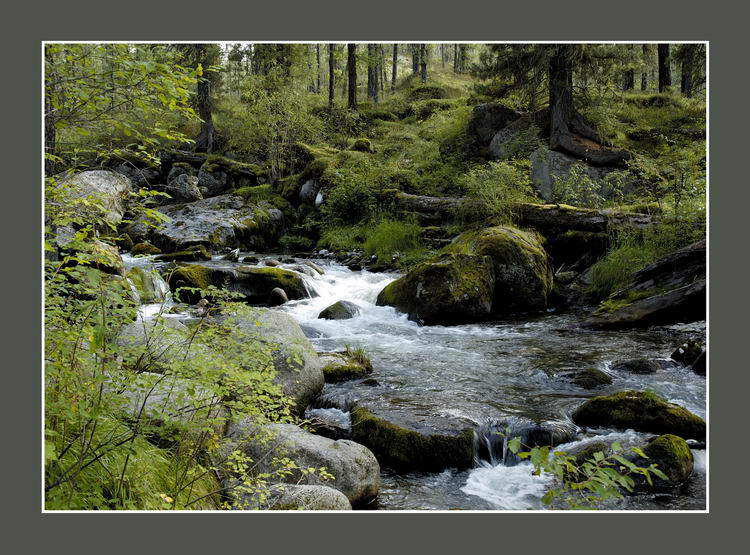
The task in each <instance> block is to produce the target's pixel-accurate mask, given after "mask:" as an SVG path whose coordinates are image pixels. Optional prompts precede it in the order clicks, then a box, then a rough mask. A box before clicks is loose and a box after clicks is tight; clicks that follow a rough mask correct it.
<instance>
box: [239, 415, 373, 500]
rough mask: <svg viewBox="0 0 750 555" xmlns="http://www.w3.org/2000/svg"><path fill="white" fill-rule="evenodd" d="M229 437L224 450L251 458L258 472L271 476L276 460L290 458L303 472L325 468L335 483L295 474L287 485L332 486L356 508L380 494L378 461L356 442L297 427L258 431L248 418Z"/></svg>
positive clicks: (312, 475) (290, 474)
mask: <svg viewBox="0 0 750 555" xmlns="http://www.w3.org/2000/svg"><path fill="white" fill-rule="evenodd" d="M227 436H228V438H229V440H230V442H229V444H228V445H227V446H225V447H224V449H226V450H228V451H232V450H241V451H242V452H244V453H245V454H246V455H248V456H249V457H251V458H252V459H253V461H255V462H254V466H256V468H255V471H256V472H259V473H263V472H272V471H273V470H274V466H273V464H272V463H271V460H272V459H273V458H274V457H288V458H290V459H291V460H293V461H294V462H295V463H296V465H297V466H298V467H301V468H309V467H314V468H318V469H319V468H325V470H326V472H328V473H329V474H331V475H332V476H333V479H332V480H330V481H324V480H322V479H321V477H320V476H319V475H318V474H316V473H302V472H300V471H298V470H294V471H292V472H290V473H289V475H288V476H285V477H284V481H285V482H289V483H292V484H297V483H302V484H309V485H326V486H330V487H332V488H335V489H337V490H338V491H340V492H341V493H343V494H344V495H345V496H346V497H347V499H348V500H349V502H350V503H351V504H352V505H353V506H365V505H367V504H368V503H369V502H371V501H372V500H373V499H375V498H376V497H377V495H378V492H379V491H380V465H379V464H378V461H377V460H376V458H375V456H374V455H373V454H372V452H371V451H370V450H369V449H367V448H366V447H365V446H363V445H360V444H359V443H355V442H354V441H350V440H346V439H341V440H332V439H328V438H326V437H323V436H318V435H315V434H311V433H310V432H307V431H305V430H303V429H302V428H300V427H299V426H295V425H294V424H269V425H266V426H264V427H262V428H259V427H258V426H257V425H256V424H255V423H254V422H253V421H252V420H251V419H249V418H246V419H243V420H241V421H239V422H231V423H230V425H229V430H228V433H227ZM269 454H270V456H269Z"/></svg>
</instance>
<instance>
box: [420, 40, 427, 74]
mask: <svg viewBox="0 0 750 555" xmlns="http://www.w3.org/2000/svg"><path fill="white" fill-rule="evenodd" d="M419 65H420V71H421V74H420V77H421V78H422V83H426V82H427V45H426V44H420V45H419Z"/></svg>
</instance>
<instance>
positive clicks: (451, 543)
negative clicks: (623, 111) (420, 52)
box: [3, 0, 748, 553]
mask: <svg viewBox="0 0 750 555" xmlns="http://www.w3.org/2000/svg"><path fill="white" fill-rule="evenodd" d="M519 4H520V5H514V6H509V5H494V4H493V5H489V4H488V3H486V2H484V3H482V2H474V1H468V2H467V1H463V2H460V3H453V4H448V3H444V4H441V3H438V2H431V3H417V2H413V3H409V4H407V3H406V2H392V1H390V0H382V1H381V2H378V3H376V4H372V5H367V4H360V3H354V2H332V1H329V2H320V3H318V4H314V3H309V2H308V3H305V4H297V3H293V2H284V3H264V4H260V3H252V4H248V5H240V4H237V3H231V2H223V1H214V2H209V3H200V2H195V1H194V0H184V1H182V2H179V3H178V2H159V3H157V2H154V1H151V2H143V1H140V0H131V1H130V2H128V3H125V4H121V5H107V4H104V3H101V2H92V1H73V0H71V1H69V2H66V3H61V4H60V5H55V6H42V5H40V4H38V3H35V4H32V3H28V4H27V5H15V6H14V9H15V10H17V12H18V13H17V14H16V15H14V16H10V12H9V11H7V12H6V15H8V16H9V17H8V18H7V19H6V21H7V22H8V23H9V24H10V23H12V25H8V27H12V29H9V32H10V33H9V34H7V35H6V37H7V38H9V39H10V40H8V41H7V45H6V47H5V51H6V61H7V62H10V64H11V67H10V69H9V70H8V69H6V71H5V72H4V75H5V77H6V79H7V80H5V86H4V91H3V96H5V94H6V93H9V94H10V95H11V98H10V99H9V100H7V101H6V102H5V103H4V105H5V107H6V118H5V121H6V127H5V141H4V142H6V148H5V154H6V156H5V164H6V167H5V168H4V169H5V172H4V173H5V175H6V179H5V185H6V191H5V195H6V197H5V199H6V201H7V202H8V206H7V208H6V213H7V215H8V216H9V219H10V222H8V223H7V224H5V225H6V234H7V235H6V236H7V237H9V238H11V240H10V241H6V245H7V246H8V247H9V248H8V252H7V253H6V256H8V255H12V256H13V258H14V260H13V262H12V263H11V262H10V261H9V260H7V259H6V264H7V268H8V270H11V269H12V271H6V272H5V273H4V275H5V276H6V277H7V276H10V275H12V276H13V278H12V281H11V282H10V283H8V285H6V289H5V295H6V299H5V300H6V301H7V302H9V303H10V305H11V307H10V311H9V312H8V318H6V333H5V338H6V341H7V340H10V343H12V346H13V347H14V348H11V349H6V353H9V354H10V356H11V360H7V359H6V363H5V376H6V378H9V379H10V383H8V384H7V385H6V389H5V392H6V402H5V403H4V405H5V407H7V410H6V411H5V413H6V416H5V418H6V419H8V420H7V421H6V422H7V423H6V428H5V429H6V431H8V432H10V435H11V437H10V438H8V440H6V442H5V445H6V451H5V457H4V459H5V461H4V462H5V463H8V462H11V461H12V463H13V467H12V468H9V469H8V470H9V471H8V472H7V473H6V474H5V476H6V477H7V478H8V479H7V480H6V484H7V486H8V489H7V490H6V492H7V493H6V499H5V504H4V505H5V508H6V510H8V512H9V516H10V517H11V519H12V520H8V519H7V518H6V519H5V524H6V525H7V529H8V530H9V532H10V535H9V536H7V537H8V539H9V540H13V539H14V537H15V538H16V539H18V540H21V541H22V542H23V543H21V544H20V545H23V546H24V551H29V552H35V551H37V550H39V551H41V549H42V544H47V545H46V546H45V549H55V550H57V551H58V552H64V553H65V552H76V553H88V552H92V553H93V552H98V551H104V550H106V551H112V550H115V551H119V550H120V549H122V548H125V547H127V548H128V550H129V551H132V549H141V550H145V551H146V552H157V551H162V550H164V549H169V550H170V551H173V550H180V551H182V550H183V549H185V547H187V552H203V551H206V550H217V549H220V550H226V549H232V548H238V549H247V550H259V549H264V550H266V549H268V550H276V552H279V553H286V552H291V551H292V550H294V549H295V548H298V549H310V548H311V547H316V548H317V547H319V548H321V549H323V550H325V551H333V552H335V551H339V550H342V551H361V550H362V549H364V550H366V551H369V550H370V549H375V548H376V546H379V547H380V550H382V549H384V548H385V549H390V550H395V551H396V552H403V551H407V550H412V549H414V550H418V551H427V550H428V549H432V548H433V545H431V544H433V543H434V544H435V546H437V547H439V548H442V549H444V550H450V551H453V552H456V551H457V550H461V549H463V550H465V549H466V548H470V549H474V550H476V549H482V550H484V549H493V550H497V551H506V550H508V549H514V548H515V549H527V550H531V551H532V552H540V551H542V550H547V549H557V548H562V549H564V548H565V547H563V546H566V547H568V548H573V549H575V550H576V551H578V552H584V553H585V552H611V551H612V550H613V549H614V550H616V551H619V549H620V548H623V549H628V551H632V550H633V549H639V547H638V546H641V547H640V548H645V549H647V551H648V552H654V551H656V550H657V549H658V547H657V546H659V544H662V542H663V544H662V546H660V547H661V548H662V549H665V550H668V551H669V552H673V551H676V550H677V549H680V550H681V551H683V550H687V552H706V551H707V550H709V549H711V548H713V549H714V550H715V545H714V542H715V541H716V539H717V538H719V537H721V538H722V540H723V541H722V542H721V543H722V544H724V545H731V543H730V542H731V539H732V536H734V537H735V538H739V535H740V534H741V533H742V531H743V527H742V526H740V524H741V523H742V521H743V520H745V519H746V517H745V516H744V502H743V501H744V500H743V496H742V495H741V493H742V492H741V489H742V488H745V489H746V485H745V484H744V483H743V481H742V480H743V479H742V477H741V473H742V471H743V470H744V467H745V465H746V461H747V457H746V454H747V451H748V447H747V441H746V440H745V438H744V434H742V433H741V432H740V430H739V427H740V426H741V424H742V422H743V420H746V417H745V415H744V414H742V413H741V412H740V411H741V410H742V409H743V408H744V406H743V403H742V402H741V397H740V396H741V395H743V394H744V393H745V392H746V391H748V384H747V381H748V375H747V374H748V373H747V371H746V368H747V361H746V357H743V356H742V355H743V353H741V348H742V347H743V346H744V344H743V341H742V340H741V339H740V336H741V334H742V335H746V334H743V332H744V331H745V330H746V329H747V324H746V323H745V321H744V320H745V314H744V312H743V310H742V306H740V303H739V302H738V301H740V300H741V299H743V296H742V295H738V292H739V291H741V290H742V289H741V288H740V285H741V283H742V284H743V285H744V283H745V282H747V275H748V274H747V272H746V266H747V257H746V256H743V255H744V254H745V251H746V249H745V250H743V249H742V248H741V247H740V244H739V243H740V242H741V241H742V240H743V239H745V237H743V235H745V234H744V233H743V230H742V227H741V224H742V223H744V221H743V219H742V216H741V215H740V211H741V210H742V208H743V207H745V206H747V203H746V202H744V201H745V198H744V197H746V196H747V186H746V185H745V181H746V177H745V175H746V169H745V168H743V167H742V166H743V164H742V163H743V162H744V161H745V158H746V157H747V154H746V153H744V152H740V148H742V147H744V146H745V145H746V135H747V134H746V133H743V131H744V129H741V128H740V126H739V121H740V119H742V115H743V114H746V113H747V104H746V99H745V98H744V97H745V96H746V95H747V91H748V88H747V72H746V67H747V63H746V56H745V51H746V48H747V45H746V43H745V44H744V45H743V44H742V43H741V41H742V40H743V39H744V38H745V34H746V29H745V28H744V27H745V23H746V21H747V19H748V18H747V14H746V13H741V11H740V10H741V8H738V7H737V4H734V3H730V2H721V1H719V2H717V1H714V2H711V3H710V4H709V3H705V2H704V3H697V2H695V3H693V2H687V1H683V2H659V3H657V2H654V1H653V0H651V1H640V0H638V1H636V0H631V1H629V2H627V3H626V4H613V3H604V2H601V1H599V2H593V1H588V0H586V1H577V2H575V3H573V2H567V3H564V2H547V1H544V2H543V1H541V0H537V1H535V2H533V4H531V3H519ZM709 10H710V11H709ZM22 12H25V13H22ZM42 40H49V41H56V40H198V41H200V40H225V41H226V40H237V41H240V40H258V41H261V40H266V41H274V40H288V41H297V40H299V41H304V40H319V41H326V40H341V41H345V40H358V41H366V40H383V41H409V40H412V41H429V42H440V41H451V40H456V41H506V40H519V41H524V40H529V41H554V40H576V41H581V40H635V41H648V42H657V41H659V40H662V41H665V40H674V41H681V40H682V41H684V40H708V41H710V46H709V49H710V92H711V97H710V106H709V110H710V116H709V117H710V120H709V121H710V222H711V223H710V255H709V256H710V263H709V276H710V286H709V309H710V341H711V353H710V363H711V364H710V369H711V370H712V371H711V372H710V374H711V375H713V374H715V373H716V374H717V377H716V379H711V384H710V397H709V399H710V401H709V402H710V434H711V435H710V439H711V447H710V471H709V472H710V509H711V512H710V514H709V515H705V514H684V515H683V514H674V513H670V514H663V515H655V514H643V513H636V514H625V515H624V514H617V515H614V514H606V513H595V514H587V515H585V516H582V515H576V514H559V513H558V514H550V515H542V514H534V515H522V514H521V515H519V514H502V513H488V514H476V513H474V514H469V515H462V514H460V513H457V514H430V513H425V514H399V513H396V514H388V515H382V514H380V515H373V514H352V515H348V514H347V515H341V514H335V515H334V514H329V515H327V514H312V515H311V514H300V515H296V514H279V515H273V514H253V515H221V514H210V515H195V514H190V515H171V514H170V515H152V514H137V515H128V514H122V513H118V514H105V513H99V514H91V513H89V514H61V515H55V514H44V515H43V514H41V512H40V509H41V507H40V499H39V493H38V492H39V481H40V476H41V467H40V460H41V456H40V455H41V454H40V441H39V437H40V435H39V434H40V430H39V421H40V414H41V406H40V396H39V392H40V388H41V380H40V364H41V355H40V337H41V319H40V314H41V295H40V291H41V272H40V268H41V248H40V245H41V234H40V231H41V187H40V167H41V166H40V152H41V150H40V148H41V147H40V145H41V136H42V134H41V117H40V101H41V81H40V64H41V41H42ZM10 76H14V77H13V78H10ZM743 102H745V103H744V104H743ZM8 173H9V174H10V175H8ZM743 178H744V179H743ZM18 243H20V244H18ZM11 264H12V265H11ZM719 284H720V286H719ZM745 342H746V340H745ZM717 353H719V354H718V356H717ZM6 356H7V355H6ZM716 369H718V370H716ZM196 518H200V519H201V520H200V523H198V522H195V523H193V522H191V521H190V519H196ZM572 518H582V519H585V521H575V522H573V521H571V520H570V519H572ZM92 519H97V520H92ZM589 519H595V520H589ZM625 520H627V522H625ZM265 542H268V543H267V544H266V543H265ZM484 542H486V543H484ZM180 544H183V545H180ZM11 552H13V551H11ZM271 552H273V551H271Z"/></svg>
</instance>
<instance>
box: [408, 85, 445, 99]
mask: <svg viewBox="0 0 750 555" xmlns="http://www.w3.org/2000/svg"><path fill="white" fill-rule="evenodd" d="M447 96H448V91H447V90H446V88H445V87H443V86H440V85H418V86H416V87H414V88H413V89H411V90H410V91H409V99H411V100H430V99H438V98H446V97H447Z"/></svg>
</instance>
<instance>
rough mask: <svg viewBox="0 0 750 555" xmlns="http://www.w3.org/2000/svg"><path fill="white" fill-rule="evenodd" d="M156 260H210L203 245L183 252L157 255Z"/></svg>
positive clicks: (209, 255)
mask: <svg viewBox="0 0 750 555" xmlns="http://www.w3.org/2000/svg"><path fill="white" fill-rule="evenodd" d="M156 260H159V261H161V262H178V261H179V262H198V261H200V260H211V253H210V252H208V249H206V247H204V246H203V245H196V246H194V247H190V248H189V249H186V250H184V251H178V252H171V253H168V254H159V255H157V256H156Z"/></svg>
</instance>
